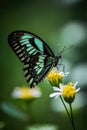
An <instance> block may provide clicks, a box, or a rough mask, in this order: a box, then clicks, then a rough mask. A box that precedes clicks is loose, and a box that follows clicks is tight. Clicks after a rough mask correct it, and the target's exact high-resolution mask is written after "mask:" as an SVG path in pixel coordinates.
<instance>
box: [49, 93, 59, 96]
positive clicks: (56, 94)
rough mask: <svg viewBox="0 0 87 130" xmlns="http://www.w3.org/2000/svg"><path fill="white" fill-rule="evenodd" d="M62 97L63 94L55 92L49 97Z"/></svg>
mask: <svg viewBox="0 0 87 130" xmlns="http://www.w3.org/2000/svg"><path fill="white" fill-rule="evenodd" d="M60 95H61V93H58V92H55V93H51V94H50V95H49V97H56V96H57V97H58V96H60Z"/></svg>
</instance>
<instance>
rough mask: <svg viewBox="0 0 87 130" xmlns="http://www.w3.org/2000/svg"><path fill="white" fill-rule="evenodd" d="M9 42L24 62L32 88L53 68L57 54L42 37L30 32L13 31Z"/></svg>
mask: <svg viewBox="0 0 87 130" xmlns="http://www.w3.org/2000/svg"><path fill="white" fill-rule="evenodd" d="M8 43H9V45H10V47H11V48H12V50H13V51H14V52H15V54H16V55H17V56H18V58H19V59H20V61H21V62H23V64H24V68H23V70H24V75H25V77H26V80H27V82H29V84H30V87H31V88H32V87H34V86H35V84H38V83H39V82H40V81H41V80H42V78H43V77H44V76H45V75H46V74H47V73H48V72H49V70H50V69H51V68H52V66H53V64H54V63H53V62H54V60H55V55H54V54H53V52H52V51H51V49H50V48H49V47H48V45H47V44H46V43H45V42H44V41H43V40H42V39H41V38H39V37H38V36H36V35H35V34H32V33H30V32H26V31H15V32H12V33H11V34H10V35H9V36H8ZM55 61H56V60H55Z"/></svg>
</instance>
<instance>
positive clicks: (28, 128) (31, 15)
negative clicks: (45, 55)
mask: <svg viewBox="0 0 87 130" xmlns="http://www.w3.org/2000/svg"><path fill="white" fill-rule="evenodd" d="M86 6H87V4H86V0H1V1H0V17H1V18H0V25H1V27H0V84H1V85H0V129H2V130H36V129H34V128H33V127H32V126H33V125H36V126H37V127H35V128H37V130H39V129H40V130H43V129H44V130H64V129H66V130H71V129H72V128H71V124H70V122H69V120H68V117H67V115H66V113H65V110H64V108H63V106H62V104H61V102H60V101H59V99H58V100H54V99H50V98H49V94H50V93H51V92H52V87H51V85H50V84H49V83H48V82H47V81H43V82H41V83H40V84H39V87H40V89H41V91H42V96H41V97H40V98H38V99H35V100H34V101H31V102H30V101H26V100H17V99H13V98H12V97H11V92H12V91H13V89H14V88H15V86H22V85H28V84H27V83H26V81H25V77H24V76H23V71H22V68H23V65H22V63H20V61H19V60H18V58H17V57H16V55H15V54H14V53H13V52H12V50H11V49H10V47H9V45H8V41H7V37H8V35H9V33H11V32H12V31H15V30H25V31H29V32H32V33H34V34H36V35H38V36H40V37H41V38H42V39H43V40H44V41H45V42H46V43H47V44H48V45H49V46H50V48H51V49H52V50H53V52H54V54H55V55H57V53H58V52H59V51H60V50H61V49H62V48H63V47H64V46H65V45H67V47H68V46H71V45H73V47H71V48H70V49H68V51H66V52H64V53H63V54H62V60H63V63H64V64H65V71H69V72H70V75H69V77H67V78H66V81H73V82H76V81H79V84H78V87H80V88H81V90H80V92H79V93H78V94H77V96H76V99H75V102H74V103H73V112H74V120H75V125H76V128H77V129H76V130H82V129H83V130H84V129H87V100H86V98H87V39H86V38H87V37H86V31H87V30H86V29H87V28H86V20H87V7H86ZM38 125H39V126H40V128H39V127H38ZM41 126H42V127H41Z"/></svg>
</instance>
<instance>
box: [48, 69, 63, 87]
mask: <svg viewBox="0 0 87 130" xmlns="http://www.w3.org/2000/svg"><path fill="white" fill-rule="evenodd" d="M47 78H48V80H49V82H50V83H51V84H52V85H54V86H58V85H59V83H60V81H61V80H62V74H61V73H59V71H57V70H55V71H54V70H52V71H51V72H50V73H49V74H48V76H47Z"/></svg>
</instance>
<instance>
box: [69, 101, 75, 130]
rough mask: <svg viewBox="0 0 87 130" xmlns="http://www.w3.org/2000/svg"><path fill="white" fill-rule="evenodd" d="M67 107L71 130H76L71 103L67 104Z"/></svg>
mask: <svg viewBox="0 0 87 130" xmlns="http://www.w3.org/2000/svg"><path fill="white" fill-rule="evenodd" d="M69 107H70V114H71V123H72V127H73V130H76V129H75V124H74V119H73V112H72V105H71V103H70V104H69Z"/></svg>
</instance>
